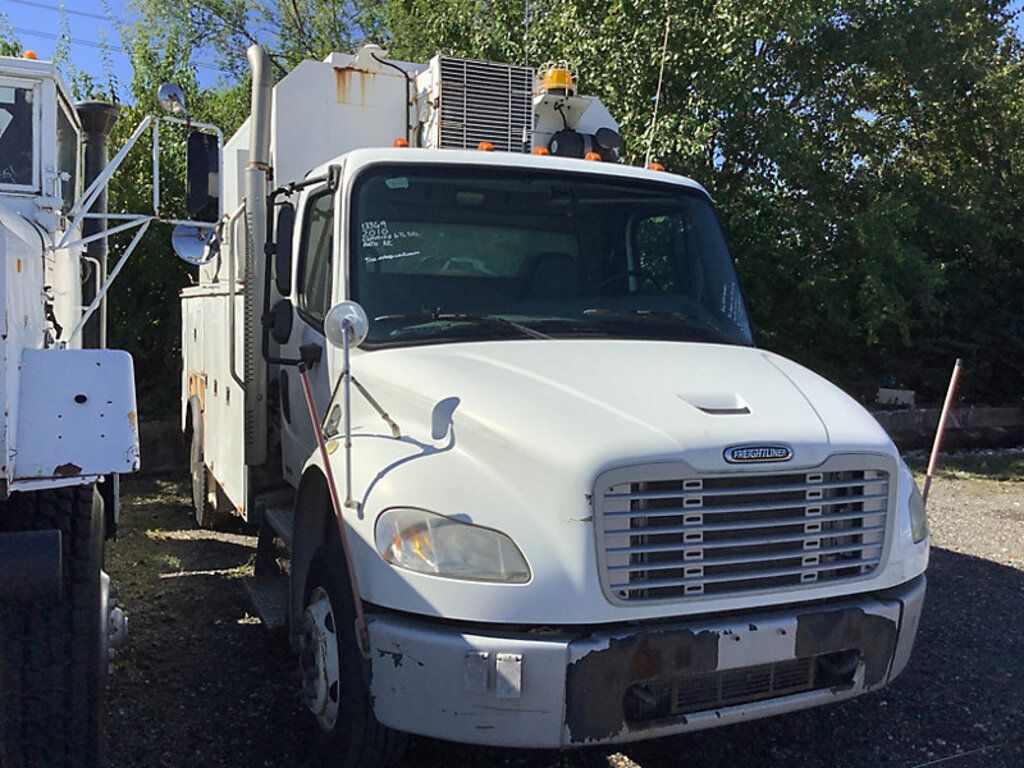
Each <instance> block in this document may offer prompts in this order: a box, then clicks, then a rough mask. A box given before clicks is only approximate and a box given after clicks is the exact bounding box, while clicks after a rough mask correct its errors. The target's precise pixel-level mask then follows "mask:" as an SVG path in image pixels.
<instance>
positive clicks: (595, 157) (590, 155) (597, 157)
mask: <svg viewBox="0 0 1024 768" xmlns="http://www.w3.org/2000/svg"><path fill="white" fill-rule="evenodd" d="M583 159H584V160H590V161H591V162H594V163H600V162H601V154H600V153H599V152H587V154H585V155H584V156H583Z"/></svg>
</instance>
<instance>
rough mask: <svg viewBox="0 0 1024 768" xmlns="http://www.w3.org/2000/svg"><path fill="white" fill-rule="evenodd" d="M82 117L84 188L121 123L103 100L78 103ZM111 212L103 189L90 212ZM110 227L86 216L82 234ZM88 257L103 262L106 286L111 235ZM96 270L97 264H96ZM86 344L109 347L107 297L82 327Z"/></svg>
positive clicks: (89, 291) (88, 285)
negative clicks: (111, 136) (115, 125)
mask: <svg viewBox="0 0 1024 768" xmlns="http://www.w3.org/2000/svg"><path fill="white" fill-rule="evenodd" d="M75 110H76V111H77V112H78V119H79V120H80V121H81V123H82V143H83V145H84V148H85V163H84V168H83V170H82V177H83V178H82V182H83V183H82V189H88V187H89V185H90V184H92V182H93V181H94V180H95V179H96V177H97V176H99V175H100V174H101V173H103V171H104V170H105V169H106V167H107V160H108V145H109V140H110V134H111V132H112V131H113V130H114V124H115V123H116V122H117V116H118V108H117V105H116V104H107V103H106V102H102V101H82V102H79V103H78V104H76V105H75ZM106 212H107V189H106V187H104V188H103V190H102V191H101V192H100V194H99V197H97V198H96V202H94V203H93V204H92V208H90V209H89V213H106ZM106 228H107V224H106V222H105V221H103V220H102V219H85V221H83V222H82V236H83V237H89V236H90V235H95V234H96V233H97V232H101V231H103V230H104V229H106ZM85 253H86V256H88V257H90V258H93V259H95V260H96V262H97V263H98V264H99V272H100V275H99V278H100V279H99V282H100V284H101V285H102V284H103V282H104V281H105V280H106V279H107V238H106V237H101V238H100V239H98V240H93V241H92V242H91V243H89V244H88V246H87V247H86V252H85ZM93 269H96V265H95V264H93ZM89 274H90V278H89V279H88V280H86V281H85V282H83V283H82V304H83V305H84V306H88V305H89V304H90V303H91V302H92V300H93V299H94V298H96V276H95V274H94V273H93V272H92V271H91V270H90V273H89ZM82 346H83V347H85V348H89V349H100V348H102V347H106V346H107V300H106V298H104V299H103V303H102V304H100V308H99V311H98V312H95V313H93V316H92V317H90V318H89V321H88V322H87V323H86V324H85V327H83V328H82Z"/></svg>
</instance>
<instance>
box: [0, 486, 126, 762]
mask: <svg viewBox="0 0 1024 768" xmlns="http://www.w3.org/2000/svg"><path fill="white" fill-rule="evenodd" d="M0 525H3V526H4V528H5V529H7V530H22V531H26V530H47V529H57V530H59V531H60V532H61V545H62V547H61V548H62V552H61V555H62V566H63V578H62V585H61V589H62V594H61V596H60V597H59V598H57V599H55V600H52V601H42V602H35V603H32V604H31V605H29V606H26V607H20V606H18V607H14V608H11V609H7V610H0V766H2V768H50V767H51V766H67V768H95V767H96V766H98V765H99V764H100V762H101V760H100V752H101V745H100V713H101V711H102V704H103V701H102V698H103V682H104V679H105V677H106V673H107V659H106V658H105V656H106V654H105V643H104V642H103V637H104V636H105V633H106V631H107V627H106V617H104V616H101V614H100V611H101V608H100V602H101V584H100V571H101V569H102V567H103V539H104V536H103V532H104V531H103V528H104V519H103V501H102V499H101V498H100V495H99V493H97V492H96V489H95V488H93V487H92V486H87V487H86V486H77V487H71V488H55V489H51V490H45V491H36V492H33V493H15V494H12V495H11V497H10V498H9V499H8V500H7V501H6V502H5V503H4V504H3V505H2V506H0ZM101 633H102V634H101Z"/></svg>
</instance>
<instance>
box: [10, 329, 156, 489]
mask: <svg viewBox="0 0 1024 768" xmlns="http://www.w3.org/2000/svg"><path fill="white" fill-rule="evenodd" d="M19 369H20V379H21V383H20V386H19V388H18V395H19V402H18V403H17V407H16V408H12V413H15V414H17V427H16V435H17V439H16V441H14V444H13V445H9V446H8V450H9V455H8V462H7V467H8V483H9V487H10V489H11V490H15V491H17V490H32V489H33V488H36V487H41V486H43V485H45V486H46V487H54V486H56V485H72V484H78V483H83V482H92V481H94V480H96V479H97V478H98V477H100V476H102V475H107V474H123V473H128V472H135V471H136V470H138V468H139V432H138V417H137V415H136V407H135V377H134V371H133V366H132V358H131V355H129V354H128V353H127V352H123V351H120V350H112V349H65V350H55V349H51V350H41V349H26V350H24V352H23V353H22V357H21V364H20V366H19Z"/></svg>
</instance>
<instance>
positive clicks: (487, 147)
mask: <svg viewBox="0 0 1024 768" xmlns="http://www.w3.org/2000/svg"><path fill="white" fill-rule="evenodd" d="M476 148H477V149H479V150H480V151H481V152H493V151H494V145H493V144H491V142H489V141H481V142H480V143H479V144H477V145H476Z"/></svg>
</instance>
